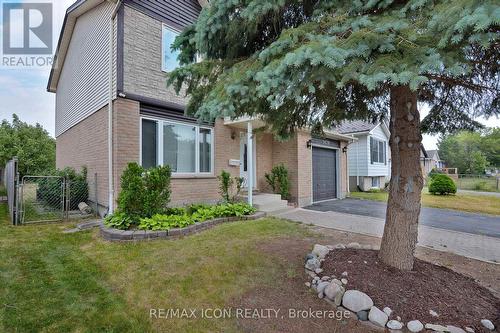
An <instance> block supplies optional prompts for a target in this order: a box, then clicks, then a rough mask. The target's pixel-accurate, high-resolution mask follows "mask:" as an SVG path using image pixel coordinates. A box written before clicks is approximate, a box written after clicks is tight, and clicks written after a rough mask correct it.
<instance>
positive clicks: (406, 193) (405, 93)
mask: <svg viewBox="0 0 500 333" xmlns="http://www.w3.org/2000/svg"><path fill="white" fill-rule="evenodd" d="M390 98H391V102H390V103H391V104H390V109H391V121H390V131H391V138H390V146H391V154H392V166H391V182H390V189H389V191H390V192H389V201H388V205H387V215H386V223H385V229H384V236H383V238H382V246H381V249H380V253H379V258H380V260H381V261H382V262H384V263H385V264H387V265H390V266H393V267H395V268H397V269H401V270H412V269H413V262H414V253H415V247H416V244H417V236H418V219H419V215H420V205H421V202H420V201H421V194H422V188H423V185H424V181H423V177H422V169H421V168H420V151H421V146H422V134H421V132H420V113H419V112H418V109H417V93H416V92H413V91H411V90H410V88H409V87H408V86H395V87H392V88H391V92H390Z"/></svg>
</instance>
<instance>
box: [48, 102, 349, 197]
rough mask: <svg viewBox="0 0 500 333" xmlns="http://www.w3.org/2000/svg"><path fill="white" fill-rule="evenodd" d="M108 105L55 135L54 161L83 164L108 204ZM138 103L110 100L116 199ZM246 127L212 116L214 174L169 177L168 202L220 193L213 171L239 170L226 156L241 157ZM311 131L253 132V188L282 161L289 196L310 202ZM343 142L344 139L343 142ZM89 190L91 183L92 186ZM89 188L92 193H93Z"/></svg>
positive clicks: (135, 135) (133, 154)
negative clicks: (280, 137)
mask: <svg viewBox="0 0 500 333" xmlns="http://www.w3.org/2000/svg"><path fill="white" fill-rule="evenodd" d="M107 116H108V109H107V107H105V108H103V109H101V110H99V111H98V112H96V113H94V114H93V115H92V116H90V117H88V118H87V119H85V120H84V121H82V122H80V123H79V124H77V125H76V126H74V127H72V128H71V129H70V130H68V131H66V132H65V133H63V134H62V135H61V136H59V137H58V138H57V167H58V168H64V167H73V168H75V169H77V170H79V169H81V167H83V166H86V167H87V168H88V174H89V181H90V182H91V184H93V177H94V174H95V173H97V176H98V202H99V204H100V205H102V206H106V207H107V201H108V163H107V156H108V152H107V147H108V142H107ZM140 118H141V115H140V103H138V102H136V101H132V100H129V99H123V98H118V99H117V100H115V102H114V116H113V166H114V168H113V169H114V170H113V174H114V184H115V199H117V198H118V194H119V191H120V177H121V174H122V173H123V171H124V170H125V168H126V167H127V164H128V163H130V162H139V160H140V156H139V154H140ZM242 134H243V135H246V133H245V132H242V130H240V129H237V128H231V127H229V126H226V125H224V124H223V121H222V120H218V121H217V122H216V125H215V128H214V157H215V161H214V165H215V169H214V174H213V175H211V176H199V177H178V176H175V175H174V176H173V178H172V205H175V206H178V205H183V204H187V203H194V202H215V201H217V200H219V199H220V194H219V181H218V179H217V175H219V174H220V173H221V171H222V170H226V171H228V172H230V173H231V175H232V176H233V177H238V176H239V175H240V168H239V167H238V166H230V165H229V160H231V159H234V160H239V159H240V135H242ZM310 138H311V137H310V134H309V133H307V132H299V133H297V134H296V135H295V136H294V137H293V138H291V139H290V140H288V141H285V142H280V141H277V140H275V139H274V138H273V136H272V135H271V134H269V133H263V132H257V133H256V134H255V139H256V166H255V167H256V175H257V184H256V188H257V190H259V191H261V192H269V191H270V188H269V186H268V185H267V182H266V179H265V174H266V173H269V172H270V171H271V169H272V167H273V166H275V165H278V164H284V165H285V166H286V167H287V168H288V171H289V175H290V184H291V196H292V197H291V200H290V201H291V202H293V203H295V204H297V205H298V206H305V205H309V204H311V203H312V185H311V184H312V150H311V149H310V148H308V147H307V142H308V141H309V140H310ZM346 144H347V143H346V142H342V143H341V148H343V147H344V146H345V145H346ZM339 153H340V165H341V172H340V179H339V180H338V181H340V184H341V192H342V193H340V196H341V197H344V196H345V193H346V192H347V176H346V175H347V159H346V156H345V154H344V153H342V150H339ZM91 192H93V191H92V189H91ZM92 195H93V193H91V197H92Z"/></svg>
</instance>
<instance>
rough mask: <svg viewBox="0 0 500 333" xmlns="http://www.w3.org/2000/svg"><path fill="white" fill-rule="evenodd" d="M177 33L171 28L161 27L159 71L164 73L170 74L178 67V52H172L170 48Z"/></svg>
mask: <svg viewBox="0 0 500 333" xmlns="http://www.w3.org/2000/svg"><path fill="white" fill-rule="evenodd" d="M178 34H179V33H178V32H177V31H175V30H173V29H172V28H170V27H168V26H166V25H165V24H164V25H163V29H162V64H161V69H162V70H163V71H164V72H171V71H173V70H174V69H176V68H177V67H178V66H179V61H178V60H177V57H178V56H179V51H172V49H171V46H172V44H173V43H174V41H175V37H177V35H178Z"/></svg>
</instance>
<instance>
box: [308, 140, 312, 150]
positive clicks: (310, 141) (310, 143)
mask: <svg viewBox="0 0 500 333" xmlns="http://www.w3.org/2000/svg"><path fill="white" fill-rule="evenodd" d="M312 145H313V142H312V140H309V141H307V149H311V147H312Z"/></svg>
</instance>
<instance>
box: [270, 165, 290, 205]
mask: <svg viewBox="0 0 500 333" xmlns="http://www.w3.org/2000/svg"><path fill="white" fill-rule="evenodd" d="M265 177H266V181H267V183H268V184H269V186H270V187H271V189H272V190H273V192H274V193H278V194H281V198H282V199H284V200H288V199H290V179H289V177H288V169H287V168H286V167H285V166H284V165H283V164H280V165H277V166H275V167H274V168H273V169H272V170H271V173H270V174H269V173H266V175H265Z"/></svg>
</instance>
